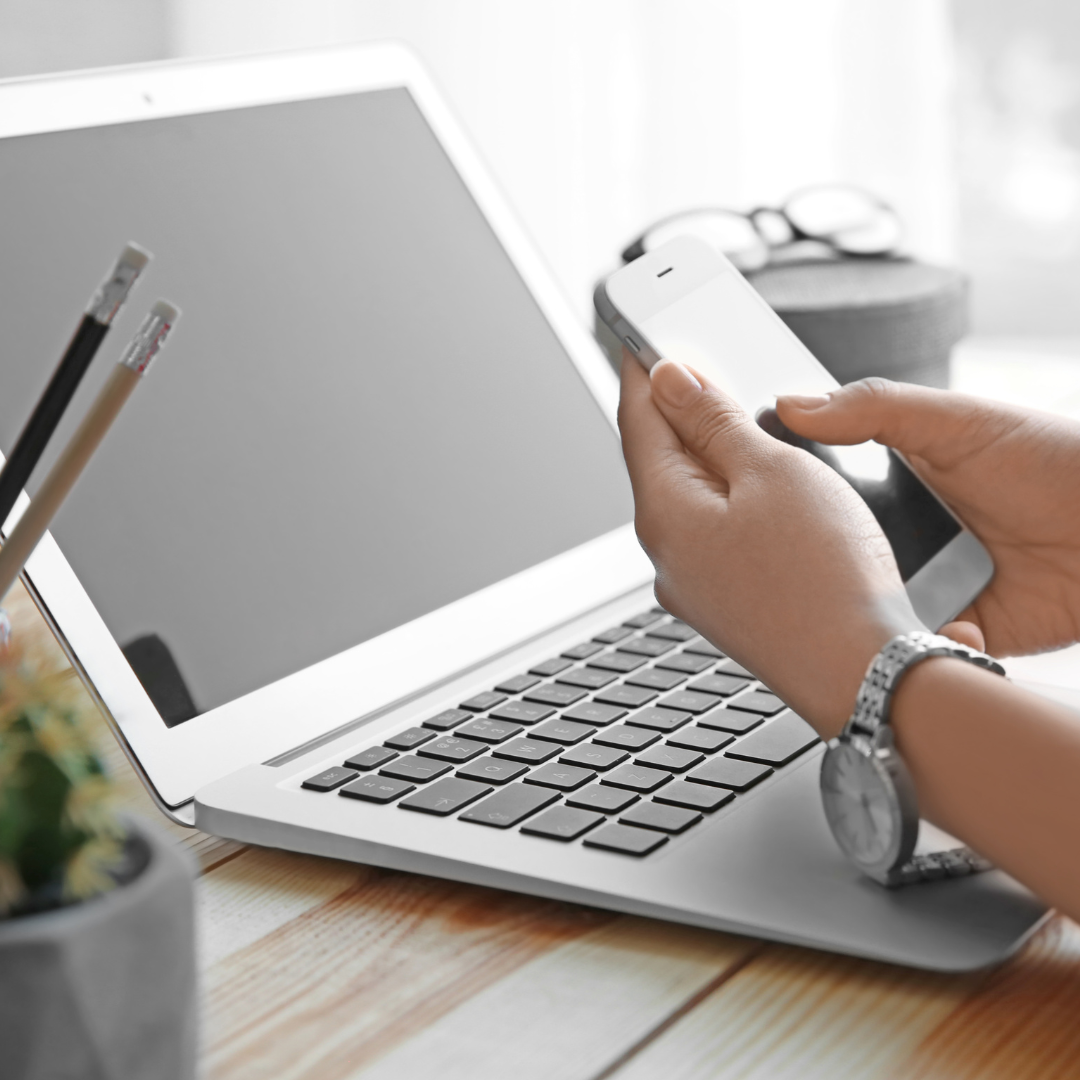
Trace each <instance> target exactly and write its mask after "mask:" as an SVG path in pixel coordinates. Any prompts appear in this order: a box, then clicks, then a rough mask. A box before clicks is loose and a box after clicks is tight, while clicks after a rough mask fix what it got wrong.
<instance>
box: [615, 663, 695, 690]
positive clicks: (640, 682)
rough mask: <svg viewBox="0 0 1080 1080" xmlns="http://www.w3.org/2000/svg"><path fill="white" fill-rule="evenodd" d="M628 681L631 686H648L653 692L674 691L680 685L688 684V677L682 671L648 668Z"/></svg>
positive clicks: (629, 676) (628, 677) (628, 678)
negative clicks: (682, 683)
mask: <svg viewBox="0 0 1080 1080" xmlns="http://www.w3.org/2000/svg"><path fill="white" fill-rule="evenodd" d="M626 681H627V682H628V683H629V684H630V685H631V686H647V687H649V688H650V689H651V690H673V689H674V688H675V687H676V686H678V685H679V683H681V682H686V676H685V675H684V674H683V673H682V672H681V671H661V670H660V669H658V668H647V669H646V670H645V671H638V672H635V673H634V674H633V675H628V676H627V677H626Z"/></svg>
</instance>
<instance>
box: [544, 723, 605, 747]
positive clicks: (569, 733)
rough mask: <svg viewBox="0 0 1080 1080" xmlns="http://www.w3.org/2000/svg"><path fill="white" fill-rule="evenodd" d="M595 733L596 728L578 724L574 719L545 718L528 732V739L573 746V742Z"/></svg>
mask: <svg viewBox="0 0 1080 1080" xmlns="http://www.w3.org/2000/svg"><path fill="white" fill-rule="evenodd" d="M595 734H596V728H594V727H589V725H588V724H579V723H578V722H577V721H576V720H565V719H561V720H545V721H544V723H542V724H540V725H539V726H538V727H534V728H533V729H532V731H530V732H529V738H530V739H547V740H548V742H557V743H562V745H563V746H573V745H574V743H579V742H581V740H582V739H587V738H588V737H589V736H590V735H595Z"/></svg>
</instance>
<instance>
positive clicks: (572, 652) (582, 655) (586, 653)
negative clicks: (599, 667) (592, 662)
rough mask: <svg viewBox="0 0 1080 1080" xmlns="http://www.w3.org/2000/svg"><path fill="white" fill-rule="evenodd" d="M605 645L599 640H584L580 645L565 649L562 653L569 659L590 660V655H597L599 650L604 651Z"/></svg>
mask: <svg viewBox="0 0 1080 1080" xmlns="http://www.w3.org/2000/svg"><path fill="white" fill-rule="evenodd" d="M603 651H604V646H603V645H601V644H600V643H599V642H598V641H583V642H582V643H581V644H580V645H575V646H574V647H573V648H571V649H563V652H562V655H563V656H565V657H566V659H567V660H588V659H589V657H590V656H595V655H596V654H597V653H598V652H603Z"/></svg>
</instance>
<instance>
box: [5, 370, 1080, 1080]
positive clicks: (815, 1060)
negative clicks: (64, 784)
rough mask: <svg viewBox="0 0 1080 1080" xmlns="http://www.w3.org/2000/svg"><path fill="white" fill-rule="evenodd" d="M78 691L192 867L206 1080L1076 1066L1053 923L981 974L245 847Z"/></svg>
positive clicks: (866, 1077) (1066, 925) (830, 1073)
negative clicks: (131, 748)
mask: <svg viewBox="0 0 1080 1080" xmlns="http://www.w3.org/2000/svg"><path fill="white" fill-rule="evenodd" d="M990 359H991V361H994V357H991V358H990ZM998 359H1000V358H998ZM962 360H963V358H962ZM979 360H980V363H978V364H977V365H975V366H974V367H972V366H971V365H970V363H969V364H968V368H967V369H965V368H964V367H963V363H962V364H961V374H963V372H964V371H965V370H967V372H968V374H967V377H966V381H967V382H977V383H978V385H974V386H972V387H971V388H972V389H977V390H983V391H984V392H985V391H986V390H987V389H990V390H991V392H992V391H993V390H994V389H999V387H1000V386H1001V385H1006V384H1007V383H1008V378H1009V372H1011V371H1012V370H1013V369H1012V367H1009V366H1008V364H1006V366H1005V368H1002V367H1001V364H1000V363H998V366H997V367H996V368H995V367H993V363H989V364H987V363H986V362H984V361H985V358H983V357H979ZM1067 371H1068V372H1069V373H1073V372H1074V369H1073V367H1072V366H1071V365H1069V366H1068V368H1067ZM987 372H990V373H991V374H993V377H994V379H996V380H997V382H996V383H994V385H993V386H992V387H989V388H988V387H986V386H985V385H983V383H984V382H985V379H986V377H987ZM1075 372H1076V376H1075V377H1074V379H1073V382H1074V383H1075V384H1076V385H1075V386H1074V385H1072V384H1070V387H1069V393H1070V394H1072V395H1073V396H1074V397H1076V396H1077V394H1076V393H1074V391H1080V365H1077V367H1076V369H1075ZM1044 374H1045V376H1046V382H1047V386H1048V387H1051V388H1056V390H1055V392H1058V393H1060V392H1061V391H1062V377H1061V373H1060V372H1058V371H1057V369H1056V368H1053V369H1052V365H1051V366H1050V367H1048V368H1047V371H1046V373H1044ZM1025 377H1026V378H1029V380H1030V375H1028V376H1025ZM1048 392H1049V391H1048ZM1002 396H1004V395H1002ZM1063 404H1064V403H1063ZM1068 405H1069V406H1070V407H1069V408H1067V409H1065V410H1063V411H1074V408H1075V410H1076V411H1080V397H1077V401H1075V402H1074V401H1072V400H1071V399H1070V401H1069V402H1068ZM8 607H9V609H10V610H11V611H12V614H13V620H14V623H15V627H16V632H17V633H19V634H22V635H26V636H33V637H35V638H37V639H38V640H41V641H46V639H47V641H46V644H47V643H48V642H51V637H49V636H48V631H47V629H46V628H45V626H44V623H43V622H42V620H41V618H40V616H39V615H38V613H37V612H36V610H34V608H33V606H32V604H30V602H29V600H28V599H27V598H26V597H25V595H15V596H13V597H12V600H11V602H10V603H9V605H8ZM50 647H51V648H52V650H53V656H54V658H58V659H57V662H63V661H62V657H59V653H58V650H57V649H56V646H55V643H52V644H51V646H50ZM71 677H74V673H72V676H71ZM86 706H87V707H86V715H87V718H88V721H89V722H90V723H92V724H94V725H96V728H97V732H98V736H99V745H100V746H101V750H102V754H103V756H104V757H105V758H106V759H107V762H108V764H109V765H110V767H111V771H112V773H113V775H114V777H115V778H116V781H117V784H118V786H119V789H120V792H121V798H122V801H123V802H124V803H125V804H126V805H127V806H128V807H130V808H132V809H135V810H137V811H139V812H141V813H143V814H144V815H145V816H146V817H148V818H150V819H153V820H156V822H157V823H158V825H159V827H161V828H163V829H167V830H169V831H171V832H172V833H174V834H175V836H176V839H177V841H178V842H179V843H181V844H183V845H185V846H186V847H188V848H189V849H190V850H191V851H192V852H193V853H194V854H195V855H196V856H197V857H198V859H199V861H200V863H201V867H202V876H201V879H200V880H199V883H198V905H199V933H200V938H199V952H200V965H201V970H202V980H203V982H202V993H203V998H204V1006H203V1044H204V1070H205V1075H206V1076H207V1077H208V1078H213V1080H233V1078H236V1080H239V1078H245V1080H246V1078H255V1077H260V1078H261V1077H265V1078H273V1080H293V1078H311V1080H344V1078H346V1077H348V1078H354V1077H362V1078H364V1080H376V1078H378V1080H383V1078H385V1080H428V1078H431V1080H494V1078H499V1080H502V1078H509V1080H601V1078H605V1080H606V1078H612V1080H692V1078H693V1080H699V1078H700V1080H704V1078H717V1080H720V1078H724V1080H728V1078H732V1080H733V1078H736V1077H737V1078H739V1080H781V1078H782V1080H787V1078H791V1080H815V1078H819V1077H820V1078H826V1077H827V1078H830V1080H835V1078H846V1077H857V1078H859V1080H878V1078H881V1080H915V1078H919V1080H939V1078H940V1080H967V1078H971V1080H976V1078H977V1080H997V1078H1001V1080H1028V1078H1030V1080H1056V1078H1059V1077H1061V1078H1064V1077H1080V928H1078V927H1077V926H1076V925H1075V924H1073V923H1071V922H1069V921H1068V920H1066V919H1063V918H1060V917H1059V918H1055V919H1053V920H1052V921H1051V922H1050V923H1049V924H1048V925H1047V926H1046V927H1045V928H1044V929H1043V930H1042V931H1041V932H1040V933H1039V934H1038V936H1037V937H1036V938H1035V939H1034V940H1033V941H1032V942H1031V943H1030V944H1029V945H1028V946H1027V947H1026V948H1025V949H1024V950H1023V951H1022V953H1021V954H1020V955H1018V956H1017V957H1016V958H1015V959H1014V960H1012V961H1011V962H1009V963H1008V964H1006V965H1004V966H1003V967H1001V968H999V969H997V970H995V971H990V972H985V973H981V974H976V975H966V976H942V975H932V974H926V973H923V972H916V971H908V970H904V969H902V968H894V967H889V966H886V965H884V964H877V963H870V962H865V961H859V960H852V959H847V958H843V957H837V956H831V955H828V954H826V953H818V952H813V951H810V950H806V949H798V948H792V947H787V946H780V945H772V944H767V943H763V942H759V941H754V940H750V939H746V938H738V937H733V936H729V935H725V934H720V933H713V932H710V931H705V930H696V929H691V928H688V927H682V926H676V925H672V924H668V923H662V922H655V921H650V920H648V919H641V918H632V917H629V916H625V915H614V914H611V913H609V912H604V911H596V910H592V909H589V908H583V907H575V906H573V905H570V904H560V903H553V902H551V901H546V900H537V899H534V898H532V897H527V896H517V895H514V894H512V893H504V892H497V891H494V890H490V889H482V888H477V887H474V886H468V885H458V884H455V883H453V882H446V881H439V880H437V879H434V878H426V877H420V876H417V875H410V874H404V873H398V872H391V871H385V870H379V869H375V868H372V867H368V866H358V865H355V864H352V863H342V862H334V861H331V860H329V859H320V858H315V857H313V856H302V855H292V854H288V853H284V852H280V851H273V850H267V849H262V848H255V847H244V846H242V845H239V844H235V843H232V842H229V841H222V840H218V839H215V838H213V837H209V836H206V835H205V834H202V833H197V832H191V831H188V830H184V829H181V828H179V827H177V826H173V825H170V824H169V823H168V822H166V821H165V820H164V818H162V816H161V815H160V814H159V813H158V812H157V811H156V810H155V809H154V807H153V805H152V804H151V803H150V801H149V799H148V797H147V796H146V794H145V792H144V791H143V789H142V787H141V786H140V784H139V782H138V780H137V778H136V777H135V774H134V772H133V771H132V769H131V768H130V766H129V765H128V764H127V762H126V761H125V760H124V758H123V756H122V755H121V753H120V751H119V748H118V747H117V745H116V743H115V741H114V740H113V738H112V736H111V735H110V734H109V732H108V730H107V728H106V727H105V725H104V721H103V720H102V719H101V717H100V716H99V714H98V713H97V712H96V710H95V708H94V706H93V705H92V704H91V703H90V701H89V698H87V701H86ZM1063 857H1075V854H1074V853H1063Z"/></svg>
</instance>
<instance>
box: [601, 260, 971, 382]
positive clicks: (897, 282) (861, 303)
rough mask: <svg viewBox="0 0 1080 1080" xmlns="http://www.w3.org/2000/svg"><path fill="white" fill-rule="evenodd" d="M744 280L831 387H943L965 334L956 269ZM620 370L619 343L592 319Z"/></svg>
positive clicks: (838, 266) (841, 269)
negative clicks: (873, 379) (875, 381)
mask: <svg viewBox="0 0 1080 1080" xmlns="http://www.w3.org/2000/svg"><path fill="white" fill-rule="evenodd" d="M747 280H748V281H749V282H750V283H751V284H752V285H753V286H754V287H755V288H756V289H757V290H758V292H760V293H761V295H762V296H763V297H764V298H765V300H766V301H768V303H769V305H770V306H771V307H772V308H773V310H774V311H776V313H777V314H778V315H779V316H780V318H782V319H783V320H784V322H786V323H787V325H788V326H790V327H791V329H792V330H793V331H794V332H795V334H796V336H797V337H798V338H799V339H800V340H801V341H802V342H803V344H804V345H806V347H807V348H808V349H809V350H810V351H811V352H812V353H813V354H814V355H815V356H816V357H817V358H818V359H819V360H820V361H821V362H822V364H824V365H825V367H826V368H828V369H829V371H830V372H831V373H832V375H833V376H834V377H835V379H836V380H837V382H840V383H848V382H854V381H855V380H856V379H863V378H865V377H866V376H868V375H881V376H883V377H885V378H886V379H895V380H898V381H900V382H914V383H922V384H923V385H924V386H938V387H947V386H948V385H949V358H950V354H951V352H952V348H953V346H954V345H955V344H956V343H957V342H958V341H959V340H960V339H961V338H962V337H963V336H964V334H965V333H966V332H967V326H968V283H967V278H966V277H965V276H964V275H963V274H960V273H958V272H957V271H955V270H949V269H946V268H944V267H940V266H930V265H928V264H927V263H921V262H914V261H911V260H907V259H896V260H893V259H845V260H840V261H836V262H804V263H788V264H786V265H785V264H778V265H775V266H768V267H766V268H765V269H764V270H759V271H757V272H756V273H753V274H748V275H747ZM595 327H596V336H597V340H598V341H599V342H600V344H601V346H602V347H603V349H604V351H605V352H606V353H607V355H608V358H609V359H610V360H611V363H612V366H613V367H614V368H615V370H616V371H618V369H619V357H620V356H621V354H622V343H621V342H620V341H619V340H618V338H616V337H615V335H614V334H613V333H612V332H611V331H610V330H609V329H608V328H607V326H605V325H604V323H603V322H602V321H601V320H600V318H599V317H597V318H596V320H595Z"/></svg>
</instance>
